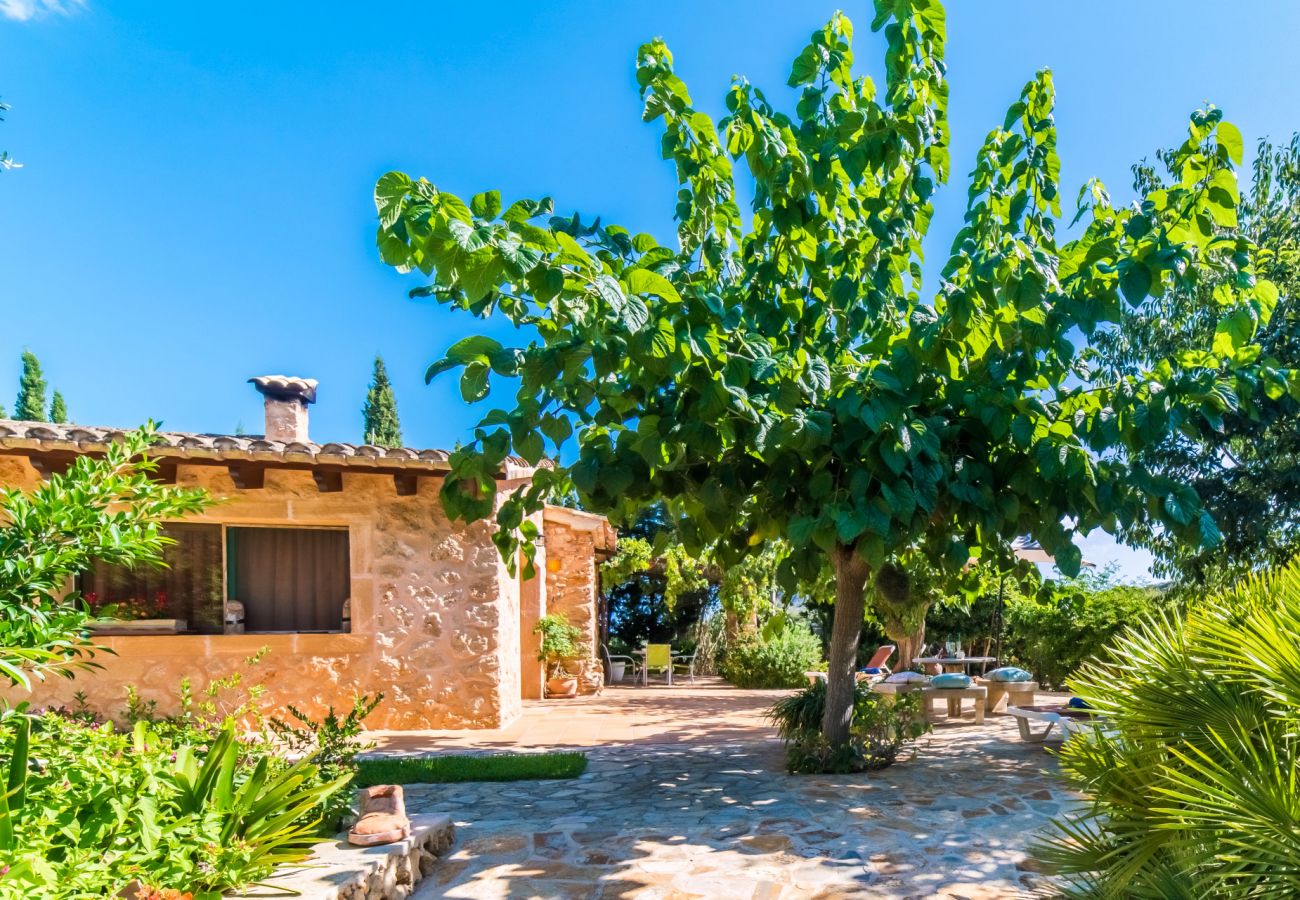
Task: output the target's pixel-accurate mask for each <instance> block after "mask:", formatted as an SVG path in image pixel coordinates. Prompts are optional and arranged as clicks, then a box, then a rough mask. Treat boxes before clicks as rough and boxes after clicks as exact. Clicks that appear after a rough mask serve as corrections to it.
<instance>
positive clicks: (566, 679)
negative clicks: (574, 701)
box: [546, 675, 578, 697]
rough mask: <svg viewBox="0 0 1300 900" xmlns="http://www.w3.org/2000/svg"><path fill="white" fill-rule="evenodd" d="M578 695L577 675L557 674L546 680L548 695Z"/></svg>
mask: <svg viewBox="0 0 1300 900" xmlns="http://www.w3.org/2000/svg"><path fill="white" fill-rule="evenodd" d="M577 695H578V678H577V676H576V675H557V676H556V677H554V678H548V679H547V681H546V696H548V697H576V696H577Z"/></svg>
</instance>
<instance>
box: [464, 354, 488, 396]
mask: <svg viewBox="0 0 1300 900" xmlns="http://www.w3.org/2000/svg"><path fill="white" fill-rule="evenodd" d="M490 372H491V369H489V368H488V367H487V365H486V364H485V363H481V362H472V363H470V364H469V365H467V366H466V367H465V371H464V372H462V373H461V376H460V395H461V396H462V397H463V398H465V402H466V403H477V402H478V401H479V400H482V399H483V398H484V397H486V396H487V395H488V374H489V373H490Z"/></svg>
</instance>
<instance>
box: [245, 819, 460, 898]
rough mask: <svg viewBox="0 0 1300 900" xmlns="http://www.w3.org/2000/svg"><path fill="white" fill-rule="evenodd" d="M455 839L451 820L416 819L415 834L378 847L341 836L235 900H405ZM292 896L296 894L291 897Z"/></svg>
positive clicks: (322, 843) (318, 845) (317, 848)
mask: <svg viewBox="0 0 1300 900" xmlns="http://www.w3.org/2000/svg"><path fill="white" fill-rule="evenodd" d="M454 836H455V826H454V825H453V824H452V821H451V818H450V817H449V816H446V815H440V814H416V815H413V816H411V836H410V837H409V838H407V839H406V840H404V841H398V842H396V843H392V844H383V845H380V846H378V847H353V846H352V845H350V844H348V843H347V842H346V841H345V840H344V839H343V838H342V836H340V837H338V838H335V839H334V840H329V841H322V842H321V843H319V844H317V845H316V846H315V847H313V848H312V855H311V858H310V859H308V860H307V861H306V862H304V863H301V864H299V865H297V866H295V867H293V868H291V869H286V870H284V871H282V872H277V873H276V874H275V875H273V876H271V878H270V879H268V881H267V884H266V886H265V887H257V888H253V889H251V890H250V891H248V892H247V893H243V894H236V895H233V897H234V900H269V898H271V897H285V896H291V895H292V896H298V897H301V898H303V900H406V898H407V897H409V896H410V895H411V893H412V892H413V891H414V890H415V886H416V884H418V883H419V881H420V880H421V879H422V878H425V877H427V876H428V875H430V874H431V873H432V872H433V870H434V866H435V865H436V864H437V862H438V860H439V858H441V857H443V856H445V855H446V854H447V850H448V849H449V848H450V847H451V844H452V840H453V838H454ZM290 892H292V894H290Z"/></svg>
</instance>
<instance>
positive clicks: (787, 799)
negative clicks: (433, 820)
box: [385, 684, 1074, 900]
mask: <svg viewBox="0 0 1300 900" xmlns="http://www.w3.org/2000/svg"><path fill="white" fill-rule="evenodd" d="M654 690H655V689H653V688H652V689H650V691H654ZM666 690H667V689H662V691H663V692H666ZM772 696H773V693H772V692H754V691H739V690H735V689H732V688H728V687H725V686H721V685H716V684H710V685H697V686H695V687H694V688H685V687H678V688H673V689H672V694H669V695H666V696H659V697H655V696H653V695H651V694H650V693H649V692H642V691H635V692H634V691H631V690H630V689H629V690H627V691H624V690H614V691H607V692H606V693H605V695H603V696H602V697H600V698H592V699H589V700H580V701H577V702H572V701H570V702H569V704H568V705H566V706H561V705H560V703H559V702H558V701H557V702H555V703H550V704H538V705H534V706H533V707H531V708H530V710H529V715H528V716H526V717H525V718H532V719H534V721H532V722H529V723H526V724H523V725H519V726H518V730H517V731H516V732H515V737H516V738H518V742H517V743H515V744H513V745H510V744H509V743H508V739H507V737H506V736H505V735H501V734H491V733H488V734H485V735H483V734H482V733H470V734H467V733H465V732H454V733H451V734H452V735H453V737H451V738H448V739H445V740H444V739H439V738H437V737H436V736H435V735H434V734H433V733H428V734H425V735H422V736H414V735H410V734H407V735H402V736H397V735H393V736H389V737H387V738H386V741H385V744H386V750H387V752H394V751H396V752H398V753H402V752H428V751H430V750H433V749H438V750H446V749H454V750H456V751H457V752H463V751H466V750H472V749H492V750H501V749H517V750H528V749H542V748H544V747H555V748H559V747H573V746H579V747H591V748H592V749H590V750H589V751H588V756H589V759H590V764H589V766H588V769H587V772H586V773H585V774H584V775H583V776H582V777H581V778H579V779H576V780H572V781H546V782H516V783H511V784H485V783H475V784H459V785H456V784H452V785H423V786H420V785H412V786H408V787H407V804H408V807H409V808H410V809H412V810H413V811H419V812H446V813H449V814H450V815H451V816H452V818H453V819H454V820H456V822H457V835H456V842H455V844H454V846H453V849H452V852H451V853H450V854H449V855H448V856H447V857H446V858H445V859H444V860H442V861H441V862H440V863H439V865H438V867H437V869H436V870H435V872H434V873H433V874H432V875H431V876H430V878H429V879H428V880H427V881H426V882H422V883H421V885H420V888H419V890H418V891H417V892H416V894H415V895H414V896H415V897H417V898H420V900H432V898H434V897H448V898H475V900H483V898H524V897H529V898H531V897H539V898H588V897H590V898H597V897H598V898H610V897H620V898H639V900H649V898H665V900H666V898H681V900H685V898H733V897H735V898H742V897H743V898H754V900H777V898H779V900H788V898H804V897H809V898H832V897H834V898H856V897H863V898H867V897H870V898H905V897H907V898H910V897H918V898H919V897H965V898H994V897H997V898H1002V897H1017V896H1029V895H1031V893H1032V892H1033V891H1034V890H1036V889H1041V888H1042V887H1044V886H1045V881H1044V879H1043V877H1042V876H1041V875H1039V874H1038V873H1037V871H1036V867H1035V866H1034V864H1033V862H1032V861H1030V860H1029V859H1028V858H1027V852H1026V849H1027V845H1028V843H1029V841H1030V840H1031V839H1032V837H1033V835H1034V834H1035V833H1036V832H1038V831H1040V830H1041V829H1042V828H1043V826H1044V825H1046V823H1047V821H1048V819H1049V818H1051V817H1053V816H1055V815H1057V814H1059V813H1060V812H1062V811H1063V810H1066V809H1068V808H1069V807H1070V806H1071V804H1072V803H1073V802H1074V800H1073V797H1072V795H1071V794H1070V792H1068V791H1067V790H1066V789H1065V787H1064V785H1063V783H1062V782H1061V781H1060V779H1059V778H1058V777H1057V776H1056V774H1055V761H1054V759H1053V757H1052V756H1051V754H1050V753H1049V752H1046V751H1045V750H1044V748H1043V747H1042V746H1041V745H1026V744H1023V743H1021V742H1020V741H1019V739H1018V737H1017V736H1016V729H1015V725H1014V722H1013V721H1012V720H1010V719H1009V718H1007V717H1004V716H995V717H990V719H989V720H988V723H987V724H986V725H984V726H982V727H977V726H975V725H973V724H972V723H971V722H970V721H969V719H968V720H967V721H965V722H960V723H953V724H948V723H945V722H944V721H943V720H942V719H941V720H940V723H939V724H938V725H937V727H936V730H935V734H934V735H931V736H929V737H927V738H925V739H923V742H922V745H921V746H920V748H919V752H918V753H917V755H916V756H915V757H914V758H907V759H905V760H903V761H900V762H899V763H898V764H896V765H895V766H893V767H892V768H890V769H887V770H885V771H882V772H877V773H873V774H866V775H844V776H789V775H786V774H785V771H784V769H783V767H782V762H783V753H782V748H781V744H780V742H779V741H777V740H776V739H775V738H774V736H773V733H772V731H771V729H770V727H767V726H766V725H765V724H764V723H763V721H762V715H761V713H762V709H764V708H765V707H766V706H767V705H768V704H770V702H771V698H772ZM674 709H676V710H677V711H675V712H674V711H673V710H674ZM539 710H541V713H540V714H539ZM706 710H712V712H709V713H706ZM620 711H621V714H623V715H624V716H628V717H631V718H632V719H634V720H635V722H634V723H632V724H628V723H619V722H611V721H610V720H611V719H616V718H617V717H618V715H619V714H620ZM706 715H707V716H708V717H709V718H705V717H706ZM713 716H718V717H719V718H717V719H714V718H713ZM602 719H603V720H604V722H603V724H602V723H601V722H600V720H602ZM624 729H626V730H624ZM476 734H480V735H482V737H485V738H486V740H483V739H479V740H476V739H475V735H476ZM599 734H604V735H606V739H605V740H603V741H593V742H591V743H588V741H589V739H591V738H593V736H596V735H599ZM610 734H615V735H626V736H625V737H616V738H612V739H611V738H610V737H608V736H609V735H610ZM556 735H558V736H560V738H561V739H556V740H553V741H544V740H542V738H543V737H548V738H549V737H553V736H556Z"/></svg>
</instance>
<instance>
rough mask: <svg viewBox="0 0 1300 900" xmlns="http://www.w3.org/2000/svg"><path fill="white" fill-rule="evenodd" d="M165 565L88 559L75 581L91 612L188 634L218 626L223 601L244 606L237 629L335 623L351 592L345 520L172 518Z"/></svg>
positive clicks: (325, 628) (338, 625) (332, 627)
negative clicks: (236, 522)
mask: <svg viewBox="0 0 1300 900" xmlns="http://www.w3.org/2000/svg"><path fill="white" fill-rule="evenodd" d="M163 530H164V531H165V532H166V534H167V535H168V536H169V537H171V538H172V539H173V540H175V541H176V543H175V544H173V545H171V546H169V547H168V548H167V549H166V551H165V553H164V560H165V561H166V563H167V567H166V568H162V569H158V568H152V567H148V566H140V567H138V568H135V569H125V568H121V567H118V566H110V565H107V564H105V563H96V564H95V565H94V566H93V567H92V568H91V569H90V571H87V572H83V573H82V575H81V577H80V579H79V588H80V590H81V592H82V595H83V596H84V597H85V599H86V601H87V602H88V603H89V604H90V606H91V608H92V609H93V610H94V611H95V612H96V613H97V614H99V615H103V616H115V617H120V618H123V619H176V620H179V621H180V622H183V623H184V624H183V625H181V626H180V627H179V629H178V630H181V631H186V632H188V633H190V634H222V633H224V632H225V630H226V623H225V618H226V615H225V613H226V606H225V604H226V602H227V601H228V600H238V601H239V602H240V603H242V604H243V607H244V631H245V632H276V631H280V632H301V631H317V632H329V631H343V630H345V628H344V623H343V604H344V603H345V602H346V601H347V599H348V597H349V596H350V595H351V593H352V576H351V570H350V566H349V559H348V532H347V529H345V528H260V527H235V526H225V525H196V524H188V523H184V524H182V523H173V524H168V525H165V526H164V527H163Z"/></svg>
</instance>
